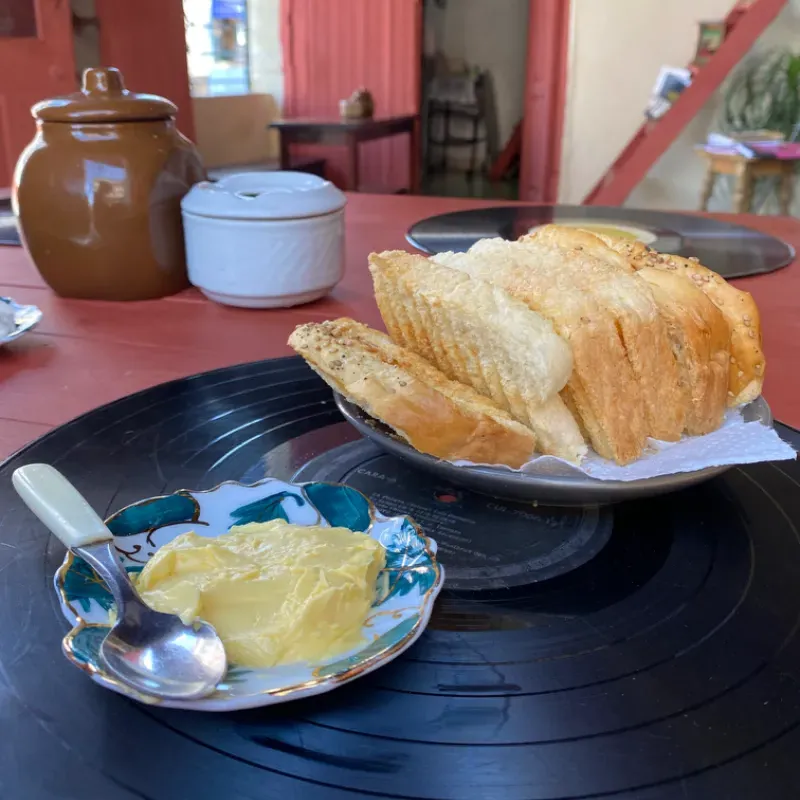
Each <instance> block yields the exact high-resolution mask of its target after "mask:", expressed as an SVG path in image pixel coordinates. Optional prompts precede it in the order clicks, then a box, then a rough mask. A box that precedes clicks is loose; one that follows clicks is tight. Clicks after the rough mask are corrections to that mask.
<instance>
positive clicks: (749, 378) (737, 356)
mask: <svg viewBox="0 0 800 800" xmlns="http://www.w3.org/2000/svg"><path fill="white" fill-rule="evenodd" d="M602 238H603V240H604V241H605V242H607V243H608V244H609V245H610V246H611V247H612V248H613V249H614V250H616V251H617V252H618V253H620V254H623V255H625V256H626V257H627V258H628V259H629V260H630V262H631V264H632V266H633V267H634V268H635V269H642V268H643V267H651V268H653V269H660V270H664V271H667V272H674V273H675V274H677V275H680V276H682V277H683V278H685V279H686V280H689V281H691V282H692V283H693V284H694V285H695V286H696V287H697V288H698V289H700V291H702V292H703V293H704V294H705V295H706V297H708V299H709V300H710V301H711V302H712V303H713V304H714V305H715V306H716V307H717V308H718V309H719V310H720V312H721V313H722V315H723V316H724V317H725V322H726V323H727V325H728V329H729V331H730V363H729V367H728V394H727V397H728V405H729V406H740V405H744V404H745V403H750V402H752V401H753V400H755V399H756V398H757V397H758V396H759V395H760V394H761V389H762V387H763V384H764V372H765V370H766V361H765V359H764V350H763V348H762V341H761V320H760V317H759V313H758V306H756V303H755V301H754V300H753V298H752V296H751V295H750V294H749V293H748V292H743V291H741V290H740V289H737V288H735V287H734V286H731V284H729V283H728V282H727V281H726V280H725V279H724V278H722V277H721V276H720V275H718V274H717V273H716V272H714V271H712V270H710V269H708V268H707V267H704V266H703V265H702V264H700V263H699V262H698V261H697V259H692V258H681V257H680V256H672V255H665V254H661V253H657V252H656V251H655V250H650V249H649V248H647V247H645V245H643V244H642V243H641V242H631V241H629V240H626V239H617V238H614V237H607V236H604V237H602Z"/></svg>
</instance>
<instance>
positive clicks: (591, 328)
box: [432, 239, 648, 464]
mask: <svg viewBox="0 0 800 800" xmlns="http://www.w3.org/2000/svg"><path fill="white" fill-rule="evenodd" d="M432 260H433V261H435V262H436V263H438V264H444V265H447V266H450V267H452V268H454V269H457V270H459V271H461V272H463V273H464V274H466V275H468V276H471V277H472V278H477V279H480V280H484V281H488V282H490V283H492V284H493V285H495V286H498V287H500V288H503V289H505V290H506V291H507V292H509V293H510V294H511V295H513V296H514V297H515V298H517V299H518V300H520V301H521V302H523V303H524V304H525V305H526V306H528V307H529V308H531V309H533V310H534V311H536V312H538V313H539V314H540V315H541V316H543V317H545V318H546V319H548V320H550V322H552V324H553V327H554V328H555V330H556V331H557V333H558V334H559V335H560V336H561V337H562V338H563V339H564V340H565V341H566V342H567V343H568V345H569V347H570V349H571V350H572V357H573V362H574V369H573V372H572V375H571V376H570V379H569V382H568V384H567V385H566V387H565V388H564V390H563V392H562V396H563V399H564V400H565V402H566V404H567V405H568V407H569V408H570V409H571V410H572V411H573V413H574V414H575V415H576V417H577V418H578V419H579V420H580V424H581V427H582V429H583V430H584V431H585V433H586V435H587V436H588V437H589V438H590V440H591V443H592V446H593V447H594V449H595V451H596V452H597V453H599V454H600V455H601V456H603V457H604V458H609V459H613V460H614V461H616V462H617V463H618V464H627V463H630V462H631V461H634V460H636V459H637V458H638V457H639V456H640V455H641V453H642V450H643V448H644V445H645V442H646V440H647V436H648V426H647V417H646V415H645V408H644V401H643V397H642V390H641V387H640V385H639V382H638V380H637V378H636V375H635V374H634V371H633V369H632V367H631V364H630V362H629V360H628V357H627V354H626V351H625V346H624V343H623V341H622V338H621V337H620V335H619V329H618V326H617V320H616V317H615V315H614V314H613V313H612V311H610V310H609V309H608V308H607V307H606V305H605V303H604V302H603V298H602V297H601V296H599V295H598V293H597V292H595V291H594V289H593V286H592V283H593V281H592V280H591V276H590V275H588V276H587V274H584V273H582V269H581V263H580V262H579V261H578V262H576V261H575V260H572V261H570V260H569V259H567V258H565V256H564V253H563V252H562V251H561V250H559V249H558V248H540V252H539V253H538V254H537V253H533V252H532V251H531V249H530V248H528V247H526V246H525V245H524V244H520V243H518V242H508V241H505V240H503V239H483V240H481V241H480V242H478V243H476V244H475V245H474V246H473V247H472V248H470V251H469V252H468V253H442V254H439V255H436V256H434V257H433V259H432ZM595 261H596V260H595Z"/></svg>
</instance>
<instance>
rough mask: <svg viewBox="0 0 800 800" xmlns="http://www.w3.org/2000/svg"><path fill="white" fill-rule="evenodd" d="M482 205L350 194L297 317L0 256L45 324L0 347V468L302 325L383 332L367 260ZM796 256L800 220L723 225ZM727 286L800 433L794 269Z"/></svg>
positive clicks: (775, 398) (799, 291) (740, 219)
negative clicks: (338, 244) (328, 281)
mask: <svg viewBox="0 0 800 800" xmlns="http://www.w3.org/2000/svg"><path fill="white" fill-rule="evenodd" d="M487 205H492V203H489V202H485V201H475V200H460V199H443V198H433V197H410V196H391V195H385V196H370V195H351V196H350V198H349V205H348V207H347V272H346V275H345V278H344V280H343V281H342V283H341V284H340V285H339V286H338V287H337V288H336V290H335V291H334V292H333V294H332V295H331V296H330V297H328V298H326V299H324V300H321V301H319V302H317V303H313V304H311V305H307V306H301V307H299V308H296V309H288V310H274V311H255V310H245V309H233V308H227V307H225V306H219V305H216V304H215V303H212V302H210V301H207V300H205V299H204V298H203V297H202V296H201V295H200V294H199V293H198V292H197V291H195V290H189V291H186V292H183V293H182V294H179V295H176V296H175V297H170V298H167V299H165V300H154V301H147V302H141V303H129V304H125V303H104V302H96V301H86V300H64V299H61V298H59V297H56V296H55V295H53V294H52V292H50V290H49V289H47V287H45V286H44V284H43V282H42V280H41V279H40V278H39V275H38V273H37V272H36V270H35V269H34V268H33V266H32V264H31V263H30V261H29V259H28V257H27V256H26V255H25V252H24V251H23V250H22V249H21V248H18V247H0V295H8V296H11V297H13V298H14V299H15V300H17V301H18V302H20V303H34V304H36V305H38V306H39V307H40V308H41V309H42V311H43V312H44V320H43V321H42V323H41V325H40V326H39V327H38V328H37V329H36V331H34V332H33V333H30V334H28V335H26V336H24V337H22V338H21V339H20V340H18V341H17V342H15V343H14V344H12V345H10V346H7V347H4V348H0V458H5V457H6V456H8V455H10V454H11V453H12V452H13V451H14V450H16V449H17V448H19V447H22V445H24V444H25V443H26V442H28V441H30V440H31V439H33V438H35V437H37V436H40V435H41V434H43V433H45V432H46V431H48V430H50V429H51V428H53V427H54V426H56V425H59V424H61V423H62V422H66V421H67V420H69V419H71V418H72V417H75V416H77V415H78V414H81V413H83V412H85V411H88V410H89V409H91V408H94V407H95V406H98V405H101V404H102V403H107V402H109V401H111V400H115V399H117V398H119V397H122V396H124V395H126V394H130V393H131V392H135V391H138V390H140V389H145V388H147V387H149V386H153V385H154V384H157V383H161V382H163V381H168V380H172V379H173V378H180V377H184V376H186V375H191V374H193V373H196V372H202V371H204V370H209V369H215V368H217V367H224V366H228V365H230V364H236V363H241V362H246V361H254V360H258V359H262V358H273V357H275V356H283V355H288V354H290V353H291V350H290V349H289V348H288V347H287V345H286V339H287V338H288V336H289V333H290V332H291V331H292V329H293V328H294V326H295V325H297V324H299V323H301V322H305V321H309V320H323V319H329V318H333V317H337V316H351V317H355V318H356V319H360V320H362V321H364V322H366V323H368V324H370V325H374V326H377V327H381V323H380V316H379V314H378V309H377V307H376V306H375V302H374V300H373V298H372V287H371V281H370V279H369V273H368V271H367V256H368V254H369V253H370V252H371V251H374V250H386V249H393V248H408V245H407V243H406V241H405V231H406V230H407V229H408V227H409V226H410V225H411V224H412V223H413V222H415V221H416V220H418V219H420V218H422V217H427V216H430V215H432V214H439V213H444V212H447V211H456V210H459V209H464V208H476V207H480V206H487ZM722 218H723V219H727V220H729V221H731V222H736V223H739V224H743V225H748V226H750V227H752V228H757V229H759V230H762V231H765V232H767V233H770V234H773V235H775V236H778V237H780V238H781V239H784V240H785V241H787V242H789V243H790V244H792V245H793V246H794V247H795V249H796V250H798V251H800V221H799V220H795V219H790V218H786V217H756V216H747V215H738V216H732V215H725V216H722ZM736 284H737V285H738V286H740V287H741V288H743V289H746V290H747V291H749V292H752V294H753V296H754V297H755V299H756V302H757V303H758V305H759V307H760V309H761V315H762V321H763V328H764V340H765V341H764V346H765V350H766V354H767V360H768V369H767V381H766V386H765V391H764V394H765V396H766V398H767V400H768V402H769V403H770V405H771V406H772V409H773V411H774V413H775V416H776V418H777V419H779V420H781V421H782V422H785V423H787V424H789V425H792V426H794V427H800V403H799V402H798V392H799V390H800V369H799V368H798V367H800V262H798V261H795V263H793V264H792V265H791V266H789V267H787V268H786V269H784V270H780V271H778V272H773V273H770V274H769V275H761V276H758V277H754V278H745V279H743V280H739V281H736Z"/></svg>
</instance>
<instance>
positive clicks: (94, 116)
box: [31, 67, 178, 122]
mask: <svg viewBox="0 0 800 800" xmlns="http://www.w3.org/2000/svg"><path fill="white" fill-rule="evenodd" d="M31 113H32V114H33V116H34V117H35V118H36V119H38V120H42V121H43V122H132V121H134V120H152V119H169V118H170V117H174V116H175V115H176V114H177V113H178V108H177V106H176V105H175V104H174V103H171V102H170V101H169V100H166V99H164V98H163V97H158V95H154V94H137V93H136V92H129V91H128V90H127V89H126V88H125V82H124V81H123V80H122V73H121V72H120V71H119V70H118V69H114V67H95V68H92V69H87V70H85V71H84V73H83V82H82V86H81V90H80V91H79V92H74V93H73V94H68V95H64V96H63V97H54V98H53V99H52V100H42V101H41V102H40V103H37V104H36V105H35V106H34V107H33V108H32V109H31Z"/></svg>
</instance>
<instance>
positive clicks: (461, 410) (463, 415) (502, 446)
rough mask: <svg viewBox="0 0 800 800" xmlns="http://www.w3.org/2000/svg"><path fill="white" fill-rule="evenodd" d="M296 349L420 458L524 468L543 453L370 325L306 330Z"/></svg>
mask: <svg viewBox="0 0 800 800" xmlns="http://www.w3.org/2000/svg"><path fill="white" fill-rule="evenodd" d="M289 345H290V346H291V347H292V348H293V349H294V350H295V351H296V352H297V353H299V354H300V355H301V356H302V357H303V358H304V359H305V360H306V361H307V363H308V364H309V366H310V367H311V368H312V369H313V370H314V371H315V372H316V373H317V374H318V375H319V376H320V377H321V378H322V379H323V380H324V381H325V382H326V383H327V384H328V385H329V386H331V388H333V389H334V390H335V391H337V392H339V393H340V394H342V395H343V396H344V397H345V398H347V399H348V400H349V401H350V402H352V403H354V404H355V405H357V406H359V407H360V408H363V409H364V410H365V411H366V412H367V413H368V414H370V415H371V416H373V417H374V418H375V419H378V420H380V421H381V422H383V423H385V424H386V425H388V426H389V427H390V428H392V429H393V430H394V431H396V432H397V433H398V434H400V435H401V436H402V437H403V438H404V439H406V441H408V443H409V444H410V445H411V446H412V447H414V448H415V449H416V450H418V451H419V452H421V453H427V454H429V455H432V456H435V457H436V458H442V459H446V460H448V461H458V460H466V461H472V462H475V463H481V464H503V465H506V466H509V467H512V468H519V467H521V466H522V465H523V464H525V463H526V462H527V461H529V460H530V459H531V458H533V456H534V454H535V452H536V436H535V434H534V433H533V431H531V430H530V429H529V428H527V427H525V426H524V425H522V424H520V423H519V422H517V421H516V420H514V419H513V418H512V417H511V416H510V415H509V414H507V413H506V412H505V411H504V410H503V409H501V408H499V407H497V405H496V404H495V403H493V402H492V401H491V400H489V399H488V398H486V397H483V396H482V395H480V394H479V393H478V392H476V391H474V390H473V389H471V388H470V387H468V386H464V385H463V384H460V383H457V382H455V381H451V380H449V379H448V378H447V377H446V376H445V375H443V374H442V373H441V372H440V371H439V370H437V369H436V368H435V367H433V366H432V365H431V364H429V363H427V362H426V361H425V360H424V359H422V358H420V357H419V356H417V355H416V354H415V353H412V352H410V351H409V350H407V349H405V348H403V347H400V346H398V345H396V344H395V343H393V342H392V341H391V339H389V337H388V336H386V335H385V334H383V333H380V332H379V331H376V330H372V329H371V328H368V327H367V326H366V325H362V324H361V323H359V322H356V321H354V320H352V319H347V318H342V319H337V320H334V321H330V322H322V323H309V324H306V325H301V326H299V327H298V328H296V329H295V331H294V332H293V333H292V335H291V336H290V337H289Z"/></svg>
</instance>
